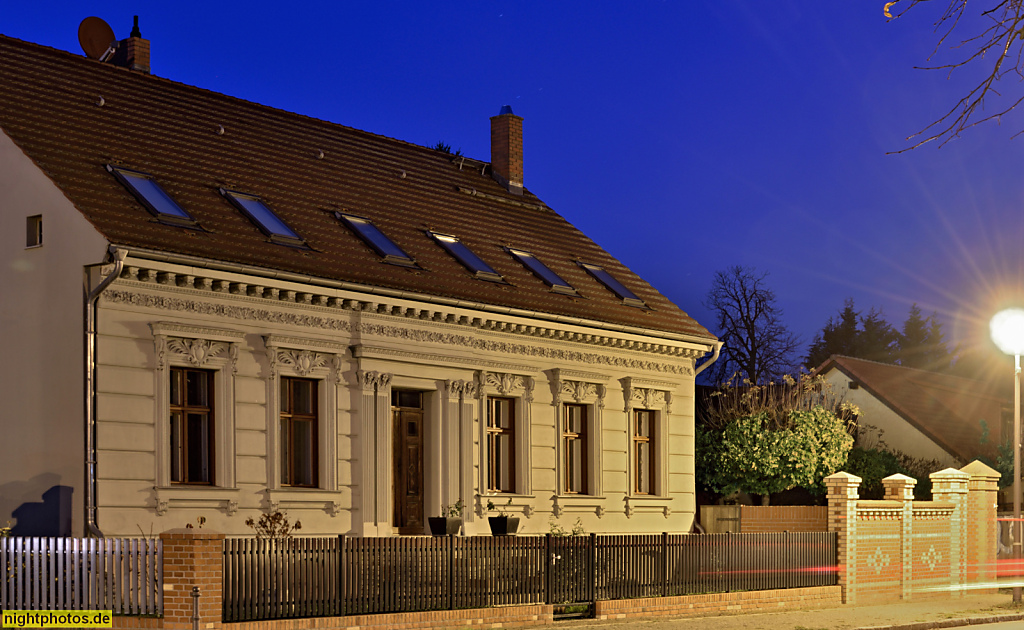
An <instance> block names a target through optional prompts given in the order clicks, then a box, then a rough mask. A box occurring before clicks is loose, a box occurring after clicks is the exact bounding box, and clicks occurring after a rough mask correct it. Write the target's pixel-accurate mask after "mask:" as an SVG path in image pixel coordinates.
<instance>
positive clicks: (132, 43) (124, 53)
mask: <svg viewBox="0 0 1024 630" xmlns="http://www.w3.org/2000/svg"><path fill="white" fill-rule="evenodd" d="M113 62H114V65H117V66H121V67H123V68H128V69H129V70H137V71H139V72H144V73H146V74H149V40H148V39H142V33H141V32H139V16H137V15H136V16H135V25H134V26H133V27H132V32H131V34H130V35H129V36H128V39H122V40H121V41H119V42H118V43H117V52H115V53H114V59H113Z"/></svg>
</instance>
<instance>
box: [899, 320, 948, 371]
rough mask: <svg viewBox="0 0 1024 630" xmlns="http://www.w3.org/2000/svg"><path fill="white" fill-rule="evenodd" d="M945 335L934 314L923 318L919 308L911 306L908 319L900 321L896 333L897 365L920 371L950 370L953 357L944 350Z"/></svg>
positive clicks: (945, 348)
mask: <svg viewBox="0 0 1024 630" xmlns="http://www.w3.org/2000/svg"><path fill="white" fill-rule="evenodd" d="M944 336H945V335H944V333H943V332H942V323H941V322H940V321H938V319H937V317H936V315H935V314H934V313H933V314H932V315H931V316H929V317H922V316H921V307H919V306H918V305H917V304H914V305H912V306H911V307H910V312H909V313H908V314H907V320H906V321H905V322H903V331H902V332H901V333H900V334H899V340H898V346H899V349H898V351H897V352H896V360H897V362H898V363H899V364H900V365H903V366H905V367H912V368H918V369H921V370H931V371H933V372H946V371H949V369H950V367H951V366H952V364H953V356H952V354H951V353H950V352H949V349H948V348H947V347H946V342H945V340H944Z"/></svg>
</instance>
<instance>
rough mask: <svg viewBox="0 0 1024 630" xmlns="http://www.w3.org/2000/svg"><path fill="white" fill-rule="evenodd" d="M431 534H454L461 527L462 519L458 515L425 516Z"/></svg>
mask: <svg viewBox="0 0 1024 630" xmlns="http://www.w3.org/2000/svg"><path fill="white" fill-rule="evenodd" d="M427 523H428V524H429V525H430V534H431V535H432V536H455V535H457V534H458V533H459V530H460V529H462V519H461V518H459V517H457V516H456V517H447V516H431V517H429V518H427Z"/></svg>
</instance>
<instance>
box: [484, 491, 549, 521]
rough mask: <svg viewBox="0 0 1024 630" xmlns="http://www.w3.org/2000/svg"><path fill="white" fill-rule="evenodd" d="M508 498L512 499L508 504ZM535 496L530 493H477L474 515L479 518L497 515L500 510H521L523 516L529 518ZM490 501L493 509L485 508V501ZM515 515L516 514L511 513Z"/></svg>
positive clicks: (532, 512)
mask: <svg viewBox="0 0 1024 630" xmlns="http://www.w3.org/2000/svg"><path fill="white" fill-rule="evenodd" d="M509 499H511V500H512V504H511V505H510V504H509ZM534 499H536V496H534V495H532V494H513V493H508V494H478V495H476V515H477V516H478V517H480V518H483V517H485V516H498V515H499V514H500V513H501V511H502V510H505V511H512V512H520V511H522V513H523V516H525V517H526V518H530V517H531V516H533V514H534V512H535V511H536V510H535V509H534V507H533V500H534ZM488 501H490V502H492V503H493V504H494V510H493V511H488V510H487V502H488ZM511 516H516V514H511Z"/></svg>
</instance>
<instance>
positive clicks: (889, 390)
mask: <svg viewBox="0 0 1024 630" xmlns="http://www.w3.org/2000/svg"><path fill="white" fill-rule="evenodd" d="M816 373H818V374H822V375H824V377H825V378H826V379H827V380H828V381H829V382H830V383H831V384H832V387H833V391H834V392H835V393H836V394H838V395H840V396H842V397H843V398H844V400H846V401H849V402H851V403H854V404H856V405H857V406H858V407H860V411H861V415H860V417H859V418H858V422H859V424H860V428H859V430H858V435H857V438H858V442H860V443H862V444H866V445H867V446H871V445H873V444H874V443H875V440H877V439H878V437H879V432H881V439H882V440H883V441H884V442H885V445H886V446H887V447H888V448H889V449H891V450H898V451H902V452H904V453H906V454H907V455H910V456H911V457H915V458H921V459H928V460H932V459H934V460H938V461H939V462H940V463H941V464H942V465H943V466H951V467H960V466H963V465H964V464H965V463H967V462H970V461H972V460H974V459H976V458H978V457H983V456H984V457H989V458H994V456H995V454H996V448H997V447H998V445H999V444H1001V443H1002V442H1003V441H1004V440H1005V439H1007V437H1008V436H1010V435H1012V434H1013V426H1012V421H1013V415H1012V413H1007V412H1006V409H1007V404H1008V403H1010V401H1009V400H1008V399H1007V398H1006V395H1005V392H1003V391H1002V385H1003V384H1001V383H989V382H983V381H975V380H971V379H966V378H961V377H958V376H950V375H947V374H939V373H936V372H928V371H925V370H917V369H914V368H907V367H901V366H899V365H892V364H886V363H878V362H875V361H867V360H865V359H854V358H851V357H843V356H832V357H831V358H829V360H828V361H826V362H825V363H824V364H822V365H821V367H819V368H818V369H817V370H816Z"/></svg>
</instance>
